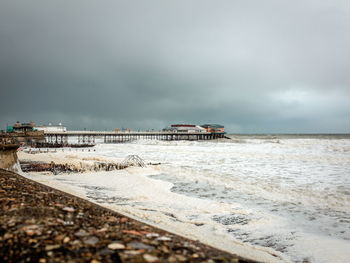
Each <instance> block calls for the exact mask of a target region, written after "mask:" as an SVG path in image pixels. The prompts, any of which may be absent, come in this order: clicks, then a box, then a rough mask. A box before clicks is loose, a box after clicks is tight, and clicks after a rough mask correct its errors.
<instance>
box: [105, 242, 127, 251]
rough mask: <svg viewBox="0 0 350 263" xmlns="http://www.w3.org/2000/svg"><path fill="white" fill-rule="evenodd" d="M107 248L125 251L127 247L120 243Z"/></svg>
mask: <svg viewBox="0 0 350 263" xmlns="http://www.w3.org/2000/svg"><path fill="white" fill-rule="evenodd" d="M107 247H108V248H109V249H112V250H117V249H125V246H124V245H123V244H120V243H111V244H109V245H108V246H107Z"/></svg>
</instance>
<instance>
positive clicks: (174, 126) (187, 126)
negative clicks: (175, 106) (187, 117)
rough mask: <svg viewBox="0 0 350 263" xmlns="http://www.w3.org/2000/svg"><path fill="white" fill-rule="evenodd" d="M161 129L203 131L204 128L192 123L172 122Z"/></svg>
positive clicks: (189, 131)
mask: <svg viewBox="0 0 350 263" xmlns="http://www.w3.org/2000/svg"><path fill="white" fill-rule="evenodd" d="M163 131H172V132H187V133H191V132H205V129H204V128H202V127H200V126H198V125H194V124H172V125H170V127H167V128H165V129H163Z"/></svg>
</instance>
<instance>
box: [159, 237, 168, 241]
mask: <svg viewBox="0 0 350 263" xmlns="http://www.w3.org/2000/svg"><path fill="white" fill-rule="evenodd" d="M157 240H158V241H171V238H170V237H166V236H161V237H158V238H157Z"/></svg>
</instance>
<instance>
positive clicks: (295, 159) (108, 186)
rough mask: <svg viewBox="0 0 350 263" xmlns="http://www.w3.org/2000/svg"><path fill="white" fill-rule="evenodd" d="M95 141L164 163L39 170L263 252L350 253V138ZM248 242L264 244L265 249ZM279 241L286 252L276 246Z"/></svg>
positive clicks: (125, 208)
mask: <svg viewBox="0 0 350 263" xmlns="http://www.w3.org/2000/svg"><path fill="white" fill-rule="evenodd" d="M95 149H96V153H93V154H95V155H96V154H97V155H98V156H99V158H102V159H103V158H116V159H118V158H119V159H123V158H124V157H125V156H127V155H129V154H137V155H139V156H141V157H142V158H143V159H145V160H146V162H149V161H152V162H161V163H163V165H161V166H160V167H157V168H156V167H153V168H149V170H142V169H135V168H134V169H129V170H126V171H114V172H109V173H89V174H74V175H73V174H72V175H58V176H43V177H35V178H37V180H41V181H46V183H49V184H51V185H54V186H56V187H57V186H59V187H66V188H67V189H70V191H74V192H75V193H79V195H81V196H83V197H85V198H88V199H90V200H93V201H95V202H99V203H101V204H103V205H106V206H109V207H111V208H113V209H116V210H118V211H121V212H124V213H127V214H129V215H132V216H134V217H136V218H138V219H141V220H144V221H146V222H148V223H152V224H156V225H160V226H162V227H163V228H166V229H168V230H170V231H173V232H177V233H181V234H183V235H186V236H188V237H191V238H194V239H200V240H201V241H203V242H205V243H208V244H211V245H213V246H216V247H219V248H221V249H224V250H228V251H231V252H236V253H237V251H239V253H240V254H242V255H243V256H247V257H249V258H255V259H256V258H257V257H258V260H260V261H263V260H262V258H264V257H265V256H266V257H270V258H264V260H265V262H273V260H275V261H276V260H280V258H283V257H284V259H283V260H286V259H285V258H286V257H287V258H290V259H292V260H294V261H302V260H306V259H307V260H309V261H311V262H342V260H343V259H345V258H349V257H350V250H349V249H346V248H347V247H349V245H350V244H349V240H350V228H349V225H350V177H349V176H348V175H349V174H350V140H327V139H321V140H320V139H283V138H282V139H281V138H277V139H271V138H269V139H268V140H260V139H254V140H252V139H245V140H242V139H239V140H234V143H231V142H226V141H223V142H158V141H138V142H133V143H129V144H118V145H115V144H110V145H97V146H96V147H95ZM93 154H92V153H89V154H87V153H84V156H83V157H84V158H86V156H87V155H89V156H92V155H93ZM79 158H81V157H80V156H79V154H78V158H77V159H79ZM31 177H32V178H34V176H31ZM94 187H95V188H94ZM96 187H98V188H96ZM314 239H316V240H317V242H313V241H312V240H314ZM241 242H244V243H245V244H248V245H241V244H240V243H241ZM249 244H250V245H255V246H257V247H259V251H260V250H261V249H262V251H264V252H261V254H259V255H258V256H257V254H256V253H257V249H251V246H249ZM261 246H264V247H269V248H261ZM274 250H279V251H282V252H283V254H284V255H285V256H280V254H279V253H278V252H277V254H278V255H279V256H280V258H277V257H273V256H272V257H271V256H269V253H270V254H271V253H276V252H274ZM263 255H265V256H263ZM343 262H344V261H343Z"/></svg>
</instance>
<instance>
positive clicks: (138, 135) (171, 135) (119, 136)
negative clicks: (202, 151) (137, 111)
mask: <svg viewBox="0 0 350 263" xmlns="http://www.w3.org/2000/svg"><path fill="white" fill-rule="evenodd" d="M44 135H45V138H46V141H47V142H48V143H67V142H68V138H69V137H76V138H77V139H78V142H79V143H94V142H95V140H96V138H103V141H104V142H105V143H113V142H114V143H117V142H125V141H132V140H138V139H146V140H165V141H179V140H197V141H199V140H213V139H218V138H223V137H224V133H210V132H154V131H152V132H144V131H142V132H136V131H135V132H111V131H65V132H51V131H50V132H45V134H44Z"/></svg>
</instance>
